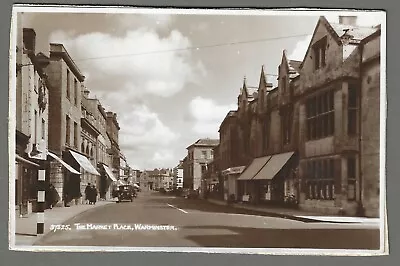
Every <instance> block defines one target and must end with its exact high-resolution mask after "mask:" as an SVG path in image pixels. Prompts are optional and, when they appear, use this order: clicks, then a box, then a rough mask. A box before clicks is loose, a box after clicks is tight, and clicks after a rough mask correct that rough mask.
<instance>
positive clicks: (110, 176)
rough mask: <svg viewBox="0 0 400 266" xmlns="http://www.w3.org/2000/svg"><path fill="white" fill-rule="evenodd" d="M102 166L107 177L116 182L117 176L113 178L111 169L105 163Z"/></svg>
mask: <svg viewBox="0 0 400 266" xmlns="http://www.w3.org/2000/svg"><path fill="white" fill-rule="evenodd" d="M103 168H104V170H105V171H106V174H107V175H108V177H109V178H110V179H111V180H112V181H114V182H116V181H117V178H115V176H114V174H113V172H112V171H111V169H110V168H109V167H108V166H107V165H105V164H103Z"/></svg>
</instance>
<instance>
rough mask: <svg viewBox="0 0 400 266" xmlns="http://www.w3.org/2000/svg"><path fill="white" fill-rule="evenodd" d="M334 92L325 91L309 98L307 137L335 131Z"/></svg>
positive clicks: (314, 137) (317, 137)
mask: <svg viewBox="0 0 400 266" xmlns="http://www.w3.org/2000/svg"><path fill="white" fill-rule="evenodd" d="M333 97H334V92H333V91H332V90H331V91H328V92H324V93H322V94H320V95H318V96H314V97H312V98H310V99H308V100H307V103H306V113H307V122H306V123H307V139H308V140H315V139H320V138H325V137H328V136H331V135H333V134H334V132H335V121H334V119H335V109H334V103H333Z"/></svg>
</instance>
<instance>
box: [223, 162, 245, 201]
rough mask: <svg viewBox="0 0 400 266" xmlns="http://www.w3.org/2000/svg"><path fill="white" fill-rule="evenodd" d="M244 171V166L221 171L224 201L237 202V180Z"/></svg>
mask: <svg viewBox="0 0 400 266" xmlns="http://www.w3.org/2000/svg"><path fill="white" fill-rule="evenodd" d="M244 169H245V166H237V167H231V168H228V169H225V170H224V171H222V176H223V178H224V200H226V201H228V200H235V201H237V200H239V196H238V189H237V185H236V184H237V179H238V177H239V176H240V174H241V173H242V172H243V170H244Z"/></svg>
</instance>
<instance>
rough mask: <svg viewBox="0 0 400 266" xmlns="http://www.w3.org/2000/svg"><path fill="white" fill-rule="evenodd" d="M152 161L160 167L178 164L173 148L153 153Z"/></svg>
mask: <svg viewBox="0 0 400 266" xmlns="http://www.w3.org/2000/svg"><path fill="white" fill-rule="evenodd" d="M152 161H153V162H154V163H155V165H157V167H159V168H168V167H171V165H174V164H176V159H175V156H174V153H173V151H172V150H167V149H162V150H159V151H156V152H155V153H154V154H153V158H152Z"/></svg>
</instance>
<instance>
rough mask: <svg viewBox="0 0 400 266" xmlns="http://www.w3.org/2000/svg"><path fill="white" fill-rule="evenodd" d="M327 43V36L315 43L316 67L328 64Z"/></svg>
mask: <svg viewBox="0 0 400 266" xmlns="http://www.w3.org/2000/svg"><path fill="white" fill-rule="evenodd" d="M326 45H327V38H326V37H324V38H322V39H321V40H319V41H317V42H316V43H314V45H313V52H314V69H315V70H317V69H320V68H323V67H325V64H326V60H325V59H326Z"/></svg>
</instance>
